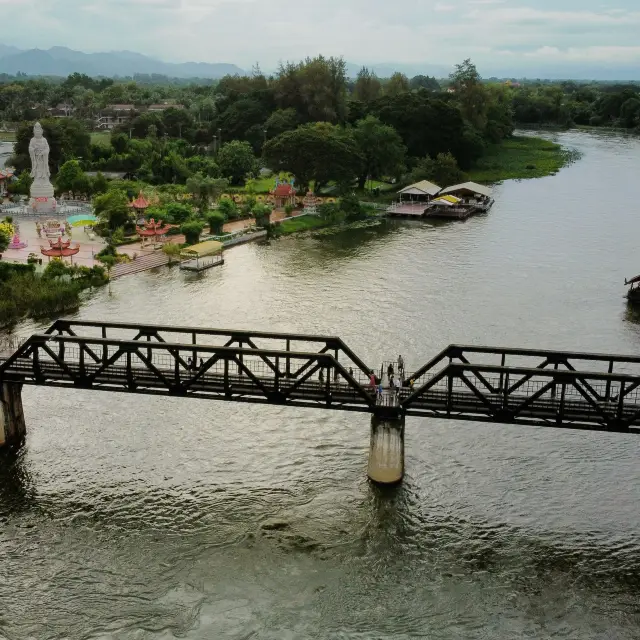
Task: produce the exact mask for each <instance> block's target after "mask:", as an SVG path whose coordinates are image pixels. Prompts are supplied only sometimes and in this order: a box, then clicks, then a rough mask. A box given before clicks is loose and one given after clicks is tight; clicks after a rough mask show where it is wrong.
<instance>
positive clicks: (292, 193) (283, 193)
mask: <svg viewBox="0 0 640 640" xmlns="http://www.w3.org/2000/svg"><path fill="white" fill-rule="evenodd" d="M271 195H272V196H273V198H274V201H275V205H276V207H286V206H287V205H291V206H294V205H295V203H296V188H295V187H294V186H293V184H290V183H288V182H277V183H276V186H275V188H274V189H273V190H272V191H271Z"/></svg>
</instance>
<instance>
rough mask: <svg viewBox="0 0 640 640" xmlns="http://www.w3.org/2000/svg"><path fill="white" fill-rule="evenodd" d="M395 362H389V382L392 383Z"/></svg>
mask: <svg viewBox="0 0 640 640" xmlns="http://www.w3.org/2000/svg"><path fill="white" fill-rule="evenodd" d="M393 373H394V371H393V362H390V363H389V366H388V367H387V377H388V378H389V383H391V378H393Z"/></svg>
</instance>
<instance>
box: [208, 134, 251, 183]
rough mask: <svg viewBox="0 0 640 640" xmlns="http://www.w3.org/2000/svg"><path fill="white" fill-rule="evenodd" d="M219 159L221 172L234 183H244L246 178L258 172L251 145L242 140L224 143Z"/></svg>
mask: <svg viewBox="0 0 640 640" xmlns="http://www.w3.org/2000/svg"><path fill="white" fill-rule="evenodd" d="M217 160H218V166H219V167H220V173H221V174H222V175H223V176H225V177H226V178H229V181H230V182H231V184H234V185H241V184H244V181H245V178H246V177H247V176H248V175H251V174H254V173H256V171H257V168H258V163H257V160H256V157H255V156H254V155H253V149H252V148H251V145H250V144H249V143H248V142H244V141H240V140H233V141H231V142H227V143H226V144H223V145H222V147H221V148H220V151H219V152H218V158H217Z"/></svg>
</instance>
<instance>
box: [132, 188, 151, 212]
mask: <svg viewBox="0 0 640 640" xmlns="http://www.w3.org/2000/svg"><path fill="white" fill-rule="evenodd" d="M129 206H130V207H132V208H133V209H135V210H136V211H144V210H145V209H147V208H148V207H149V201H148V200H147V199H146V198H145V197H144V195H142V191H141V192H140V193H139V194H138V197H137V198H136V199H135V200H134V201H133V202H130V203H129Z"/></svg>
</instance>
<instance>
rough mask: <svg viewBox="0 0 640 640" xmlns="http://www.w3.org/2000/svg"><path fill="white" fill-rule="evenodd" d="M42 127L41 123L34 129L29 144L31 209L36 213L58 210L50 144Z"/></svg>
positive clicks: (37, 123)
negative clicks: (50, 163)
mask: <svg viewBox="0 0 640 640" xmlns="http://www.w3.org/2000/svg"><path fill="white" fill-rule="evenodd" d="M42 134H43V131H42V125H41V124H40V123H39V122H36V124H35V125H34V127H33V138H31V142H29V156H30V158H31V177H32V178H33V184H32V185H31V207H32V208H33V209H34V210H35V211H40V212H43V213H45V212H50V211H54V210H55V208H56V201H55V198H54V197H53V185H52V184H51V181H50V179H49V178H50V177H51V172H50V171H49V143H48V142H47V139H46V138H45V137H44V136H43V135H42Z"/></svg>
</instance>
